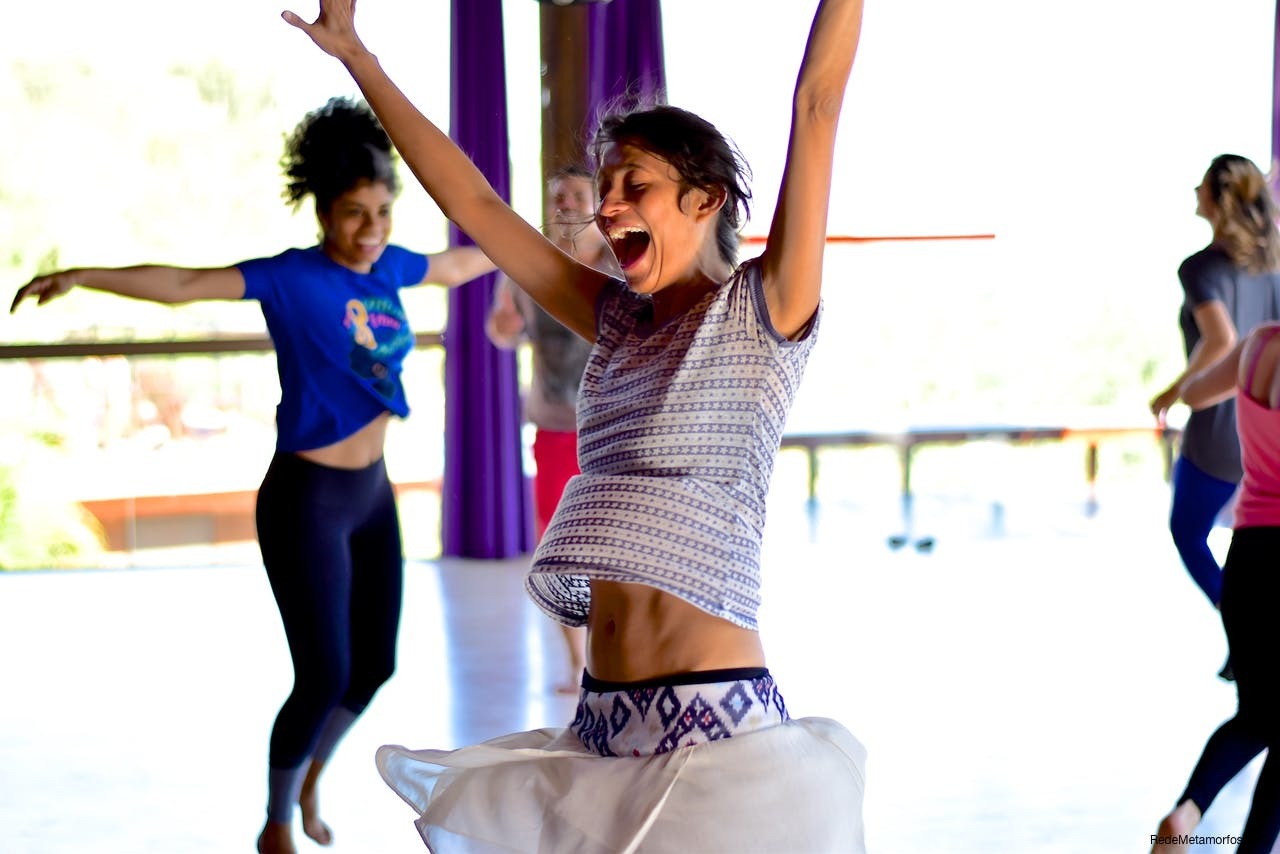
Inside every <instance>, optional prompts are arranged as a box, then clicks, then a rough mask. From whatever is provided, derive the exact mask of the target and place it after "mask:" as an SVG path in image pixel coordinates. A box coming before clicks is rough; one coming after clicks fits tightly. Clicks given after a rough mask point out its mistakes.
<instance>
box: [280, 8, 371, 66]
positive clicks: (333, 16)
mask: <svg viewBox="0 0 1280 854" xmlns="http://www.w3.org/2000/svg"><path fill="white" fill-rule="evenodd" d="M355 15H356V3H355V0H320V14H319V15H318V16H317V17H316V19H315V20H314V21H312V22H310V23H308V22H307V21H306V19H304V18H303V17H302V16H300V15H298V14H297V13H296V12H290V11H288V10H286V11H284V12H281V13H280V17H281V18H283V19H284V21H285V23H286V24H289V25H290V26H292V27H296V28H298V29H299V30H302V31H303V32H304V33H306V34H307V35H308V36H310V37H311V40H312V41H313V42H315V43H316V46H317V47H319V48H320V49H321V50H323V51H324V52H325V53H327V54H329V55H330V56H334V57H337V58H338V59H342V58H344V57H346V56H350V55H351V53H352V52H353V51H355V50H358V49H359V48H360V47H361V44H360V37H359V36H357V35H356V25H355Z"/></svg>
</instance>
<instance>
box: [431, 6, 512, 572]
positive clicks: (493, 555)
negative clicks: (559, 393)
mask: <svg viewBox="0 0 1280 854" xmlns="http://www.w3.org/2000/svg"><path fill="white" fill-rule="evenodd" d="M452 8H453V18H452V39H453V41H452V44H453V51H452V56H451V72H452V73H451V76H450V80H451V84H450V85H451V92H450V118H449V131H450V135H451V136H452V138H453V141H454V142H456V143H457V144H458V146H459V147H460V148H462V150H463V151H465V152H466V153H467V154H468V155H470V157H471V159H472V161H473V162H474V163H475V164H476V166H477V167H479V169H480V171H481V172H483V173H484V175H485V177H487V178H488V179H489V183H490V184H492V185H493V187H494V189H495V190H497V192H498V194H499V195H500V196H502V197H503V198H504V199H507V200H510V198H511V194H510V192H511V191H510V174H509V173H510V167H509V154H508V142H507V89H506V73H505V65H504V62H503V55H504V53H503V51H504V47H503V33H502V2H501V0H453V7H452ZM449 245H450V246H470V245H473V241H472V240H471V238H470V237H468V236H467V235H466V234H463V233H462V232H461V231H460V230H459V229H458V227H457V226H455V225H453V224H452V223H450V225H449ZM496 283H497V274H496V273H495V274H490V275H487V276H484V277H482V278H480V279H477V280H476V281H473V282H471V283H469V284H466V285H463V286H462V287H460V288H455V289H453V290H452V291H450V293H449V321H448V324H447V325H446V327H445V335H444V346H445V419H444V421H445V433H444V456H445V460H444V483H443V487H442V490H441V551H442V553H443V554H444V555H446V556H453V557H465V558H480V559H487V560H492V559H500V558H507V557H513V556H516V555H520V554H525V553H527V552H529V551H530V550H531V549H532V546H533V521H532V517H533V514H532V511H531V493H530V490H529V487H528V485H527V483H526V480H525V476H524V470H523V466H522V450H521V444H520V425H521V411H520V390H519V373H518V370H517V365H516V357H515V354H514V353H511V352H507V351H502V350H499V349H497V348H496V347H494V346H493V345H492V344H490V343H489V340H488V339H487V338H486V337H485V332H484V327H485V318H486V317H487V315H488V312H489V306H490V303H491V302H492V299H493V290H494V287H495V285H496Z"/></svg>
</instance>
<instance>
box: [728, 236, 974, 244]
mask: <svg viewBox="0 0 1280 854" xmlns="http://www.w3.org/2000/svg"><path fill="white" fill-rule="evenodd" d="M995 237H996V236H995V235H994V234H884V235H875V236H854V235H851V234H828V235H827V242H828V243H883V242H887V241H907V240H995ZM767 239H768V237H767V236H766V235H763V234H752V235H745V236H743V238H742V242H743V243H747V244H751V243H764V242H765V241H766V240H767Z"/></svg>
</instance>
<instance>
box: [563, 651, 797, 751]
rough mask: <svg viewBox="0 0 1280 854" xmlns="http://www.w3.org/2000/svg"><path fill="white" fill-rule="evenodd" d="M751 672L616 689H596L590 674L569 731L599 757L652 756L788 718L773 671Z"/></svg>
mask: <svg viewBox="0 0 1280 854" xmlns="http://www.w3.org/2000/svg"><path fill="white" fill-rule="evenodd" d="M750 673H751V674H752V675H749V676H743V677H741V678H732V679H728V680H726V681H713V682H703V683H695V684H672V683H673V682H676V683H682V682H684V681H685V680H684V679H680V678H677V679H675V680H667V681H662V682H658V683H645V684H638V685H630V686H626V687H618V688H617V689H616V690H593V689H598V688H600V687H602V685H601V683H598V682H596V681H595V680H592V679H591V678H590V677H589V676H588V677H586V678H585V679H584V680H583V683H584V684H583V688H582V691H581V693H580V694H579V697H578V709H577V712H576V713H575V714H574V718H573V723H571V724H570V725H569V729H570V730H572V732H573V733H574V734H575V735H576V736H578V738H579V739H580V740H581V741H582V743H583V744H584V745H585V746H586V747H587V749H588V750H591V751H592V752H594V753H597V754H599V755H600V756H650V755H652V754H655V753H667V752H668V751H671V750H675V749H676V748H679V747H689V746H692V745H694V744H701V743H704V742H708V741H716V740H718V739H721V738H731V737H733V736H735V735H742V734H744V733H748V732H751V731H753V730H758V729H764V728H766V727H771V726H775V725H777V724H780V723H785V722H786V721H788V720H790V718H791V716H790V715H788V714H787V704H786V703H785V702H783V699H782V694H780V693H779V692H778V688H777V686H776V685H775V684H774V681H773V677H772V676H770V675H769V671H768V670H765V669H763V668H760V669H759V670H754V671H750ZM695 675H697V674H695ZM706 675H707V676H709V677H713V676H714V675H716V672H715V671H712V672H709V673H707V674H706Z"/></svg>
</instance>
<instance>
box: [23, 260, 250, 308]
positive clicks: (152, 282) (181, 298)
mask: <svg viewBox="0 0 1280 854" xmlns="http://www.w3.org/2000/svg"><path fill="white" fill-rule="evenodd" d="M77 285H78V286H80V287H84V288H92V289H93V290H95V291H105V292H107V293H112V294H118V295H119V296H122V297H133V298H134V299H143V300H149V301H151V302H161V303H183V302H194V301H195V300H205V299H240V298H241V297H243V296H244V275H243V274H242V273H241V272H240V270H239V269H238V268H236V267H214V268H208V269H195V268H190V267H165V266H158V265H146V266H140V267H119V268H111V269H94V268H83V269H73V270H62V271H60V272H57V273H50V274H49V275H47V276H36V277H35V278H34V279H32V280H31V281H30V282H28V283H27V284H26V285H24V286H23V287H21V288H19V289H18V292H17V293H16V294H15V295H14V297H13V303H12V304H11V305H10V306H9V312H10V313H12V312H14V311H17V309H18V304H19V303H20V302H22V301H23V300H24V299H28V298H30V299H34V300H35V301H36V304H37V305H44V304H45V303H47V302H48V301H49V300H51V299H55V298H57V297H60V296H62V295H63V294H65V293H66V292H67V291H69V290H71V289H72V288H73V287H76V286H77Z"/></svg>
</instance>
